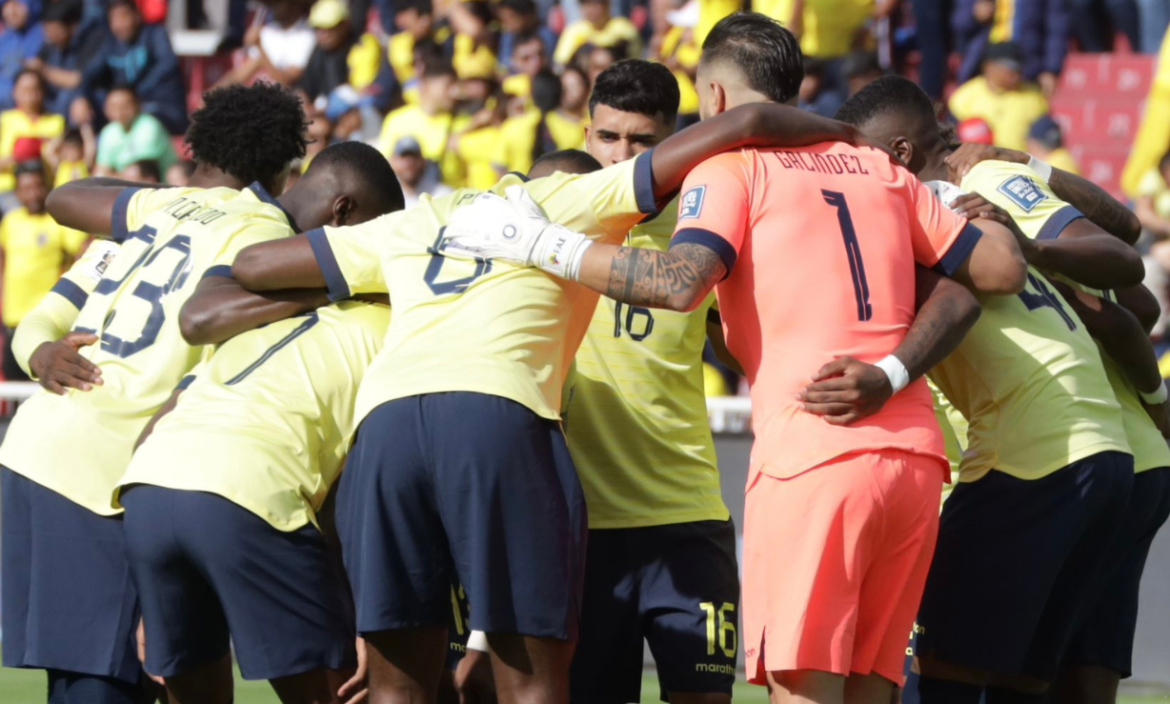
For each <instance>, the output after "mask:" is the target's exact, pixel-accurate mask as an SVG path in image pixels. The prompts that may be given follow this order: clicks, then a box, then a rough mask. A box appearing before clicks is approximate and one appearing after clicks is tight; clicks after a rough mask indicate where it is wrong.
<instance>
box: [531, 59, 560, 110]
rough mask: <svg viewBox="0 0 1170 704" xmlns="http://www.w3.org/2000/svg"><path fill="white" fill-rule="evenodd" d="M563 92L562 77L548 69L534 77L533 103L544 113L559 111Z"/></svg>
mask: <svg viewBox="0 0 1170 704" xmlns="http://www.w3.org/2000/svg"><path fill="white" fill-rule="evenodd" d="M563 91H564V89H563V87H562V86H561V79H560V76H557V74H555V73H553V72H552V71H550V70H548V69H547V68H546V69H543V70H541V72H540V73H538V74H536V75H535V76H533V77H532V103H533V104H534V105H536V109H537V110H539V111H541V112H542V113H544V112H549V111H551V110H556V109H557V106H559V105H560V104H561V94H562V92H563Z"/></svg>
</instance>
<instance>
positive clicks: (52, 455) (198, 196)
mask: <svg viewBox="0 0 1170 704" xmlns="http://www.w3.org/2000/svg"><path fill="white" fill-rule="evenodd" d="M294 232H295V230H294V227H293V226H292V225H291V220H290V218H289V217H288V216H287V215H286V214H285V212H284V211H283V210H282V209H281V208H280V207H279V204H277V203H276V201H275V200H274V199H273V198H272V197H271V196H270V195H268V193H266V192H264V190H263V189H262V188H260V187H259V186H257V185H253V186H252V187H251V188H246V189H244V190H241V191H237V190H234V189H230V188H212V189H199V188H169V189H126V190H125V191H123V193H122V195H121V196H119V198H118V200H117V203H116V205H115V207H114V217H113V233H112V234H113V238H114V240H115V241H118V242H121V243H122V251H121V253H120V254H119V256H118V257H116V258H115V259H114V260H113V263H112V264H111V265H110V266H109V268H108V269H106V272H105V274H104V275H103V277H102V280H101V281H100V282H99V283H98V284H97V286H96V287H95V288H94V290H93V293H91V294H90V295H89V298H88V299H87V300H86V302H85V305H84V307H82V309H81V313H80V314H79V315H78V316H77V320H76V322H75V324H74V329H75V330H90V331H93V332H95V333H96V334H97V335H98V337H99V338H100V339H99V341H98V343H97V344H95V345H92V346H89V347H85V348H82V350H81V354H82V355H83V356H85V357H86V358H88V359H89V360H90V361H92V362H93V363H94V364H96V365H98V367H100V368H101V370H102V381H103V384H102V385H101V386H98V387H95V388H94V389H93V390H92V391H86V392H82V391H76V390H73V391H70V392H69V393H68V394H66V395H64V396H57V395H55V394H52V393H49V392H47V391H40V392H39V393H37V394H36V395H35V396H33V397H32V398H30V399H29V400H28V401H27V402H26V403H25V404H24V405H22V406H21V407H20V411H19V412H18V413H17V414H16V417H15V418H14V419H13V421H12V425H11V427H10V428H9V432H8V434H7V435H6V436H5V438H4V444H3V445H2V446H0V464H3V465H4V466H6V467H8V468H9V469H11V470H12V471H14V472H16V473H17V474H21V475H23V476H25V477H27V478H29V479H31V480H32V481H34V482H37V483H38V484H41V485H42V486H45V487H47V488H49V489H51V490H53V491H55V492H57V493H58V494H61V495H62V496H64V497H65V498H67V499H70V500H72V501H74V502H76V503H78V504H81V505H82V506H85V507H86V508H88V509H90V510H91V511H93V512H95V513H99V514H102V515H113V514H115V513H117V512H118V511H119V510H120V509H118V508H116V507H115V505H114V503H113V494H114V487H115V485H116V483H117V481H118V479H119V478H120V477H121V476H122V474H123V472H125V471H126V466H127V464H128V463H129V462H130V455H131V452H132V450H133V446H134V441H135V440H137V439H138V435H139V433H140V432H141V431H142V428H143V427H144V426H145V425H146V422H147V421H148V420H149V419H150V417H151V416H152V415H154V412H155V411H157V410H158V408H159V407H160V406H161V405H162V404H163V403H164V402H165V401H166V400H167V398H168V397H169V396H170V394H171V391H172V390H173V389H174V388H175V385H176V384H178V383H179V380H180V379H182V378H183V375H184V374H186V373H187V372H188V371H189V370H190V369H191V368H192V367H193V366H195V364H196V362H198V361H199V356H200V351H201V348H193V347H191V346H189V345H187V343H186V342H185V341H184V340H183V337H182V335H181V334H180V332H179V310H180V309H181V308H182V306H183V303H185V302H186V301H187V299H188V298H189V297H190V296H191V294H192V293H193V292H194V291H195V287H196V286H197V285H198V284H199V281H200V279H202V278H203V277H204V276H207V275H209V274H215V275H223V274H225V273H229V274H230V266H231V264H232V262H233V261H234V260H235V257H236V253H237V252H239V251H240V250H241V249H243V248H244V247H246V246H248V245H250V244H254V243H257V242H264V241H267V240H271V239H276V238H279V237H286V236H289V235H291V234H293V233H294Z"/></svg>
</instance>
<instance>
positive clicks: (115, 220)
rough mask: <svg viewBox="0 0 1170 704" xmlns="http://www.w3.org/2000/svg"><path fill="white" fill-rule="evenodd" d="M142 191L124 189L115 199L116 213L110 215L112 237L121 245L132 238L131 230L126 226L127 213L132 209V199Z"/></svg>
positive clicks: (138, 189)
mask: <svg viewBox="0 0 1170 704" xmlns="http://www.w3.org/2000/svg"><path fill="white" fill-rule="evenodd" d="M140 190H142V189H140V188H123V189H122V192H121V193H119V194H118V197H117V198H115V199H114V212H113V213H111V214H110V237H111V238H112V239H113V240H114V241H115V242H117V243H119V244H121V243H122V242H125V241H126V238H128V237H129V236H130V228H129V226H127V224H126V211H127V210H129V209H130V199H131V198H133V197H134V194H135V193H137V192H138V191H140Z"/></svg>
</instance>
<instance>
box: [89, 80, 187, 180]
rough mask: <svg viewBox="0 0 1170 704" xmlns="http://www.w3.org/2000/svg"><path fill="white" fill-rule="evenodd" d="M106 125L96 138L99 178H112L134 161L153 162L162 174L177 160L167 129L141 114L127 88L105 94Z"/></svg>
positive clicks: (116, 88) (133, 95) (119, 88)
mask: <svg viewBox="0 0 1170 704" xmlns="http://www.w3.org/2000/svg"><path fill="white" fill-rule="evenodd" d="M105 113H106V119H107V120H109V123H107V124H106V126H105V127H103V128H102V131H101V133H100V134H99V135H98V144H97V167H96V169H95V170H94V172H95V173H96V174H97V175H98V176H113V175H114V174H117V173H120V172H122V171H125V170H126V167H128V166H130V164H133V163H134V162H137V161H142V160H150V161H156V162H158V163H159V164H160V166H161V168H162V169H163V170H164V171H165V170H166V169H168V168H170V166H171V164H173V163H175V161H177V160H178V156H177V155H176V154H175V147H174V145H173V144H172V143H171V138H170V135H169V134H167V128H166V127H164V126H163V124H162V123H161V122H159V121H158V119H157V118H156V117H154V116H153V115H147V114H146V113H144V112H142V108H141V106H140V105H139V104H138V96H137V95H136V94H135V93H134V89H133V88H131V87H130V86H115V87H114V89H113V90H111V91H110V92H109V93H107V94H106V104H105Z"/></svg>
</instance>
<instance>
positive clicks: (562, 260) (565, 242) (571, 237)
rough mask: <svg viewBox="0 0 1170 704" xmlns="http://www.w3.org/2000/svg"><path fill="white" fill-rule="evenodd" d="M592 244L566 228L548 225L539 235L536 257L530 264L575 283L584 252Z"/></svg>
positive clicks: (582, 236) (579, 234)
mask: <svg viewBox="0 0 1170 704" xmlns="http://www.w3.org/2000/svg"><path fill="white" fill-rule="evenodd" d="M591 244H593V242H592V240H590V239H589V238H588V237H586V236H585V235H582V234H581V233H579V232H573V231H572V230H570V229H569V228H567V227H563V226H561V225H557V224H555V223H554V224H550V225H549V226H548V227H547V228H545V229H544V231H543V232H541V233H540V237H539V240H538V244H537V246H536V252H535V254H536V257H535V260H534V261H533V262H532V263H533V264H535V265H536V266H538V267H540V268H541V269H543V270H545V271H547V272H548V273H550V274H552V275H553V276H559V277H560V278H562V279H569V280H570V281H576V280H577V277H578V276H580V275H581V261H582V260H583V259H584V258H585V250H587V249H589V246H590V245H591Z"/></svg>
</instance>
